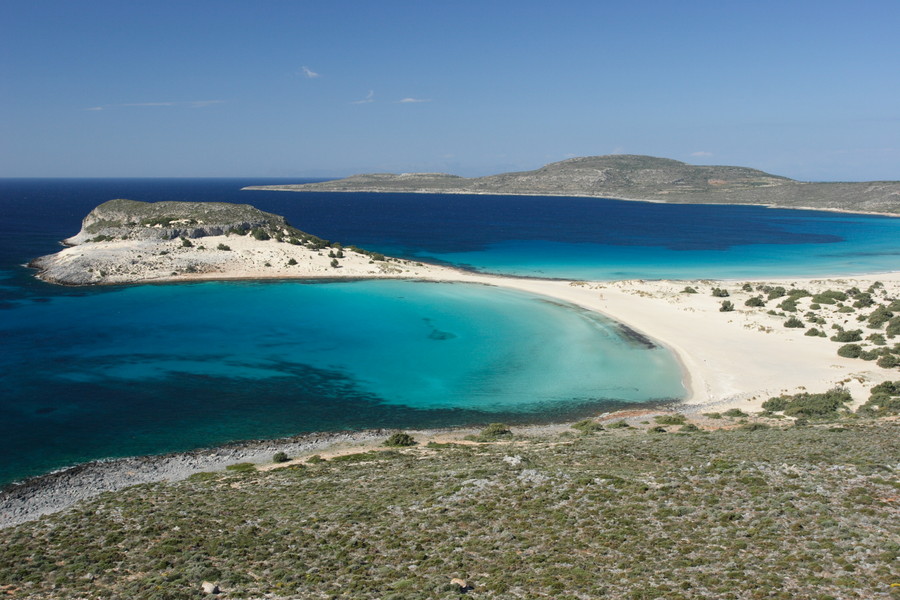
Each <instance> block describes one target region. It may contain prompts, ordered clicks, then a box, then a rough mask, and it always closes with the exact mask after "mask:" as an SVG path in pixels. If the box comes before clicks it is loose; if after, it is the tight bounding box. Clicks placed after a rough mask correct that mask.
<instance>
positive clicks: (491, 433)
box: [481, 423, 512, 438]
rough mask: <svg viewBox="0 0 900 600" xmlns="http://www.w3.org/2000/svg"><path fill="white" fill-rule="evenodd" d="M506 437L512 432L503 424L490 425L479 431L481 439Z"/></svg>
mask: <svg viewBox="0 0 900 600" xmlns="http://www.w3.org/2000/svg"><path fill="white" fill-rule="evenodd" d="M507 435H512V430H510V428H509V426H508V425H506V424H505V423H491V424H490V425H488V426H487V427H485V428H484V429H482V430H481V437H484V438H498V437H503V436H507Z"/></svg>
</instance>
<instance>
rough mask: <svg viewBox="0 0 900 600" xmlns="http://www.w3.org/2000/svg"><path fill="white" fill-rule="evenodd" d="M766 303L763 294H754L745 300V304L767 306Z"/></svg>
mask: <svg viewBox="0 0 900 600" xmlns="http://www.w3.org/2000/svg"><path fill="white" fill-rule="evenodd" d="M765 305H766V303H765V302H764V301H763V299H762V296H753V297H751V298H747V300H746V302H744V306H765Z"/></svg>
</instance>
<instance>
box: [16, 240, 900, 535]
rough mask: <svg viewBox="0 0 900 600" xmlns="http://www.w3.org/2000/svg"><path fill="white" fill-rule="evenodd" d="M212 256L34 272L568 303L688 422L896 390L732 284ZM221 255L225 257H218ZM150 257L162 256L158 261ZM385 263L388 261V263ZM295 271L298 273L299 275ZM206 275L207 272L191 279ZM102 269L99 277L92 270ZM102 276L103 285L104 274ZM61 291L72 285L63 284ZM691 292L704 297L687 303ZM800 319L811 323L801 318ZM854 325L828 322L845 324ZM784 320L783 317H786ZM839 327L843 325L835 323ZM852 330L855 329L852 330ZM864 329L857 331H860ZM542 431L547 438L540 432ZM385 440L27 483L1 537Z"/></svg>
mask: <svg viewBox="0 0 900 600" xmlns="http://www.w3.org/2000/svg"><path fill="white" fill-rule="evenodd" d="M199 239H201V240H203V244H204V245H206V244H208V245H209V246H210V248H209V249H206V248H203V247H202V246H201V247H196V248H190V247H189V248H184V247H182V243H181V240H159V241H156V240H154V241H152V242H147V241H143V240H118V241H107V242H92V243H87V244H80V245H76V246H71V247H68V248H65V249H64V250H62V251H61V252H59V253H57V254H55V255H52V256H49V257H42V258H41V259H38V260H37V261H35V264H36V266H37V267H38V268H41V269H44V271H43V272H42V273H41V274H40V275H39V276H42V278H43V279H45V280H47V281H51V282H55V281H58V279H57V278H56V277H54V276H53V274H60V275H62V276H66V275H67V274H70V273H75V274H79V273H80V274H82V275H83V274H85V273H90V274H91V277H89V278H87V279H86V280H84V281H80V280H76V281H75V282H76V283H81V284H87V285H98V284H100V285H102V284H113V285H129V284H130V285H133V284H148V283H189V282H201V281H238V280H250V281H262V280H268V281H277V280H284V281H304V280H305V281H313V280H318V281H322V280H344V281H346V280H360V279H400V280H411V281H427V282H436V283H468V284H479V285H489V286H495V287H502V288H509V289H514V290H517V291H521V292H525V293H528V294H533V295H536V296H539V297H544V298H549V299H552V300H555V301H561V302H565V303H566V304H568V305H571V306H575V307H578V308H581V309H584V310H587V311H592V312H596V313H599V314H601V315H604V316H605V317H607V318H609V319H610V320H612V321H614V322H616V323H618V324H621V326H623V327H625V328H627V329H628V330H631V331H634V332H637V334H638V335H640V336H643V337H646V338H648V339H650V340H653V342H654V343H656V344H658V345H660V346H662V347H664V348H666V349H667V350H669V351H670V352H671V353H672V354H673V355H674V356H675V358H676V360H678V362H679V365H680V366H681V369H682V373H683V374H684V376H683V384H684V386H685V390H686V392H687V395H686V397H685V398H684V400H683V401H681V402H680V403H679V405H678V409H679V410H680V411H684V412H695V413H697V412H700V411H701V410H704V409H708V408H709V407H712V406H715V407H716V408H717V410H718V409H719V408H720V407H721V408H723V409H724V408H731V407H740V408H742V409H744V410H758V409H759V406H760V405H761V404H762V402H763V401H764V400H766V399H768V398H769V397H771V396H777V395H780V394H785V393H787V394H793V393H797V392H800V391H805V390H807V389H809V390H819V389H821V390H825V389H829V388H831V387H834V386H836V385H843V386H845V387H846V388H847V389H848V390H850V391H851V393H853V394H854V396H855V399H856V401H857V402H862V401H864V400H865V397H866V396H867V393H866V390H867V388H868V387H871V385H873V384H875V383H880V382H881V381H885V380H888V379H893V378H894V377H895V375H893V374H892V372H891V371H889V370H887V369H879V368H876V367H875V365H873V364H872V363H867V362H864V361H860V360H857V359H851V358H842V357H839V356H837V355H836V353H835V350H836V346H835V345H834V344H833V343H831V342H829V341H827V340H822V338H814V337H809V336H805V335H804V333H803V331H802V330H797V329H785V328H784V327H782V320H780V319H779V320H777V321H776V320H773V318H772V317H771V316H768V315H766V314H765V313H764V312H762V311H761V310H756V309H752V310H747V309H745V308H744V306H743V300H744V298H745V297H749V295H750V294H755V293H756V292H755V291H752V292H743V291H741V290H740V289H735V288H738V287H739V286H737V285H735V283H734V282H733V281H732V282H725V281H722V280H719V281H714V280H678V281H675V280H653V281H646V280H624V281H577V280H570V279H542V278H537V277H516V276H508V275H493V274H485V273H480V272H475V271H466V270H463V269H459V268H453V267H445V266H438V265H433V264H427V263H421V262H416V261H410V260H399V259H387V260H380V259H379V260H377V261H376V260H373V259H372V257H371V256H369V255H366V254H363V253H359V252H356V251H354V250H350V249H347V251H346V253H345V255H344V256H342V257H341V258H340V265H339V267H337V266H335V264H334V263H332V262H330V261H331V257H329V256H325V255H324V254H322V252H321V251H317V250H315V249H310V248H306V247H303V246H296V245H291V244H284V243H275V242H271V241H268V242H267V241H258V240H254V239H252V237H251V236H225V235H222V236H206V237H203V238H199ZM216 243H221V244H223V245H224V244H227V245H228V246H229V248H228V249H227V250H226V251H217V250H214V249H213V248H215V245H216ZM150 251H153V252H152V254H151V252H150ZM382 258H384V257H382ZM292 263H293V264H292ZM192 264H194V265H200V266H202V267H203V268H202V269H201V270H191V269H184V268H182V267H184V266H185V265H192ZM88 267H92V268H88ZM107 268H108V269H109V271H108V272H104V271H103V270H102V269H107ZM98 271H99V273H101V274H102V275H101V276H98V275H97V273H98ZM63 279H65V278H64V277H63ZM876 280H878V281H882V282H883V283H884V285H885V292H886V293H889V295H890V296H892V297H895V298H897V297H900V272H897V271H895V272H890V273H880V274H868V275H861V276H840V277H835V278H823V277H817V278H791V279H780V278H776V279H771V280H767V281H765V283H766V284H771V285H781V286H784V287H786V288H788V287H791V286H801V287H804V288H809V289H810V290H811V291H812V293H816V292H817V291H822V290H824V289H829V288H832V287H834V286H837V287H838V288H839V289H845V288H846V287H849V286H851V285H858V286H859V287H861V288H865V287H868V286H869V285H870V284H872V283H873V282H874V281H876ZM714 285H715V286H723V287H725V286H728V285H730V286H732V288H731V291H732V294H733V296H732V299H733V300H734V301H735V304H737V305H738V306H739V308H738V309H737V310H734V311H733V312H722V311H720V310H719V306H720V305H719V302H720V298H718V297H711V295H710V293H709V291H710V288H712V287H714ZM686 286H692V287H696V288H697V289H698V290H701V293H697V294H684V293H683V290H684V288H685V287H686ZM801 314H802V313H801ZM844 317H847V315H846V314H844V315H835V314H830V318H832V319H834V318H837V319H843V318H844ZM776 318H777V317H776ZM834 323H835V324H836V323H837V321H834ZM842 323H844V324H848V323H849V321H848V320H847V319H844V320H843V321H842ZM854 324H855V320H854V323H852V324H850V326H851V327H852V325H854ZM536 427H540V426H536ZM379 434H380V432H378V430H375V431H370V432H356V433H347V432H345V433H330V434H307V435H303V436H300V437H296V438H290V439H289V440H288V441H287V442H284V443H285V444H286V445H285V446H278V445H277V443H279V442H278V441H257V442H248V443H238V444H236V445H226V446H223V447H220V448H215V449H211V450H210V449H206V450H196V451H192V452H188V453H178V454H174V455H163V456H161V457H134V458H126V459H116V460H112V461H102V462H98V463H87V464H86V465H78V466H75V467H72V468H70V469H64V470H62V471H59V472H57V473H53V474H49V475H45V476H39V477H37V478H33V479H29V480H26V481H25V482H23V483H22V484H20V485H18V486H13V487H12V488H9V490H4V491H3V492H2V494H0V527H3V526H7V525H11V524H15V523H19V522H23V521H25V520H31V519H34V518H36V517H38V516H40V515H42V514H49V513H51V512H56V511H59V510H63V509H65V508H67V507H68V506H71V505H73V504H74V503H76V502H78V501H79V500H82V499H85V498H89V497H93V496H95V495H97V494H99V493H102V492H104V491H110V490H113V489H121V488H123V487H127V486H130V485H136V484H140V483H147V482H151V481H163V480H169V479H177V478H184V477H187V476H189V475H190V474H192V473H196V472H199V471H203V470H210V469H214V468H218V469H222V468H224V467H225V466H226V465H227V464H232V463H234V462H240V461H247V460H249V461H251V462H266V461H269V460H270V459H271V456H272V454H273V453H274V452H276V451H279V450H281V451H285V452H289V453H290V454H296V453H297V452H307V451H310V450H311V449H318V448H323V447H325V446H328V445H333V444H335V443H338V444H340V443H342V442H347V443H350V442H353V441H354V440H369V441H371V440H372V439H373V437H376V436H378V435H379Z"/></svg>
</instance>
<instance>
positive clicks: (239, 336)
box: [0, 179, 900, 484]
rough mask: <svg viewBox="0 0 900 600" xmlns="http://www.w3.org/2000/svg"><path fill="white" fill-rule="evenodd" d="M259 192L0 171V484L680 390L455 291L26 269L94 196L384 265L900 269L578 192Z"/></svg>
mask: <svg viewBox="0 0 900 600" xmlns="http://www.w3.org/2000/svg"><path fill="white" fill-rule="evenodd" d="M266 183H278V181H271V180H270V181H263V180H233V179H220V180H194V179H185V180H171V179H160V180H137V179H123V180H114V179H106V180H0V209H2V214H3V217H4V218H3V219H0V339H2V342H3V352H0V376H2V386H3V387H2V390H3V393H2V394H0V484H3V483H8V482H10V481H13V480H16V479H20V478H22V477H27V476H31V475H38V474H41V473H45V472H47V471H50V470H52V469H56V468H60V467H64V466H66V465H71V464H75V463H79V462H84V461H89V460H94V459H100V458H106V457H116V456H127V455H136V454H155V453H161V452H167V451H179V450H189V449H194V448H200V447H206V446H212V445H216V444H222V443H226V442H232V441H240V440H247V439H254V438H273V437H279V436H288V435H293V434H299V433H304V432H313V431H325V430H328V431H334V430H347V429H367V428H414V427H445V426H455V425H466V424H479V423H488V422H492V421H507V422H510V423H524V422H548V421H561V420H565V419H576V418H580V417H582V416H587V415H591V414H596V413H598V412H602V411H604V410H609V409H613V408H620V407H623V406H635V405H641V404H646V403H658V402H671V401H675V400H678V399H680V398H682V397H684V395H685V390H684V388H683V386H682V381H681V372H680V370H679V366H678V364H677V362H676V360H675V358H674V357H673V356H672V355H671V354H670V353H668V352H666V351H665V350H663V349H661V348H658V347H649V346H648V345H647V344H645V343H644V341H643V340H641V338H640V337H639V336H634V335H632V333H633V332H629V331H628V330H627V329H625V328H624V327H623V326H621V325H619V324H616V323H613V322H610V321H608V320H606V319H605V318H603V317H602V316H600V315H597V314H594V313H589V312H586V311H584V310H581V309H579V308H577V307H574V306H568V305H565V304H561V303H558V302H551V301H548V300H547V299H543V298H539V297H536V296H531V295H527V294H524V293H520V292H515V291H511V290H505V289H498V288H488V287H484V286H473V285H463V284H433V283H429V284H426V283H416V282H399V281H398V282H375V281H355V282H341V283H303V282H296V281H292V282H287V281H283V282H265V283H262V282H229V283H199V284H181V285H174V284H173V285H142V286H132V287H120V288H102V289H95V288H64V287H60V286H52V285H48V284H44V283H42V282H40V281H36V280H35V279H34V278H33V276H32V273H31V272H30V271H29V270H28V269H26V268H25V267H24V266H23V264H24V263H26V262H27V261H28V260H30V259H31V258H33V257H35V256H39V255H42V254H47V253H50V252H54V251H56V250H57V249H58V247H59V246H58V240H60V239H62V238H65V237H68V236H70V235H72V234H74V233H75V232H77V231H78V228H79V225H80V221H81V219H82V217H84V215H85V214H87V212H88V211H90V209H91V208H93V207H94V206H96V205H97V204H100V203H101V202H104V201H106V200H108V199H110V198H117V197H118V198H132V199H135V200H144V201H158V200H194V201H213V200H216V201H227V202H239V203H252V204H254V205H257V206H259V207H260V208H262V209H264V210H269V211H271V212H275V213H279V214H284V215H285V216H287V217H288V219H289V221H290V222H291V223H292V224H294V225H296V226H298V227H299V228H301V229H304V230H306V231H309V232H311V233H315V234H317V235H319V236H321V237H325V238H328V239H331V240H335V241H340V242H342V243H344V244H356V245H358V246H361V247H364V248H368V249H370V250H374V251H380V252H384V253H386V254H394V255H400V256H404V257H407V258H412V259H421V260H435V261H440V262H445V263H449V264H453V265H457V266H463V267H470V268H474V269H477V270H481V271H487V272H497V273H510V274H518V275H526V276H542V277H564V278H571V279H623V278H644V279H650V278H747V279H754V278H766V277H777V276H791V277H796V276H822V275H845V274H853V273H862V272H880V271H892V270H898V269H900V242H898V240H900V219H892V218H884V217H873V216H864V215H841V214H836V213H822V212H814V211H789V210H770V209H765V208H760V207H733V206H731V207H729V206H672V205H660V204H647V203H639V202H619V201H612V200H603V199H595V198H536V197H507V196H463V195H459V196H457V195H449V196H441V195H412V194H406V195H404V194H289V193H284V192H241V191H240V188H241V187H242V186H245V185H255V184H266Z"/></svg>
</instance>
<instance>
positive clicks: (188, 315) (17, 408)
mask: <svg viewBox="0 0 900 600" xmlns="http://www.w3.org/2000/svg"><path fill="white" fill-rule="evenodd" d="M0 314H3V315H5V316H6V317H9V318H5V319H3V320H2V321H0V335H2V337H3V339H4V340H5V344H6V345H7V347H14V348H16V349H17V351H16V352H15V353H6V354H4V355H3V357H2V359H0V367H2V370H3V372H4V373H7V374H9V377H7V378H6V381H5V392H6V393H7V394H8V395H9V396H8V397H10V396H11V397H14V398H16V402H15V403H6V404H5V405H4V406H3V411H2V417H3V418H2V419H0V456H3V457H4V461H3V468H4V472H3V474H4V479H5V480H6V481H9V480H10V479H13V478H17V477H22V476H25V475H34V474H37V473H41V472H44V471H46V470H49V469H52V468H55V467H59V466H62V465H64V464H71V463H76V462H81V461H84V460H90V459H94V458H100V457H106V456H121V455H132V454H151V453H158V452H164V451H174V450H187V449H191V448H196V447H202V446H209V445H215V444H222V443H225V442H230V441H234V440H241V439H252V438H263V437H277V436H286V435H291V434H297V433H301V432H308V431H322V430H342V429H362V428H371V427H427V426H432V427H433V426H447V425H463V424H469V423H486V422H490V421H496V420H504V421H509V422H522V421H541V420H554V419H564V418H575V417H578V416H581V415H584V414H589V413H591V412H596V411H598V410H602V409H604V408H615V407H619V406H622V405H623V404H625V403H633V402H648V401H649V402H668V401H674V400H677V399H679V398H681V397H682V396H683V395H684V389H683V387H682V385H681V371H680V369H679V365H678V363H677V362H676V360H675V358H674V357H673V356H672V355H671V354H670V353H669V352H667V351H665V350H663V349H662V348H659V347H648V346H647V344H646V343H645V341H642V340H641V339H640V338H637V339H636V338H635V337H634V336H633V335H628V334H627V333H628V332H627V331H624V330H623V329H622V327H621V326H620V325H619V324H617V323H614V322H612V321H610V320H608V319H605V318H604V317H602V316H600V315H598V314H595V313H591V312H589V311H585V310H582V309H579V308H577V307H574V306H567V305H564V304H560V303H558V302H555V301H554V302H551V301H548V300H545V299H542V298H539V297H536V296H532V295H528V294H525V293H521V292H517V291H512V290H506V289H500V288H490V287H487V286H479V285H463V284H438V283H421V282H419V283H414V282H403V281H354V282H340V283H302V282H274V283H268V282H229V283H218V282H209V283H196V284H184V285H144V286H134V287H123V288H118V289H106V290H92V291H90V292H85V293H84V295H70V296H65V295H64V296H57V297H54V298H52V299H49V300H47V301H41V302H33V301H22V302H19V303H17V305H16V306H13V307H8V308H7V310H5V311H3V312H2V313H0ZM22 448H27V449H28V451H27V452H24V453H23V452H20V451H19V449H22Z"/></svg>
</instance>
